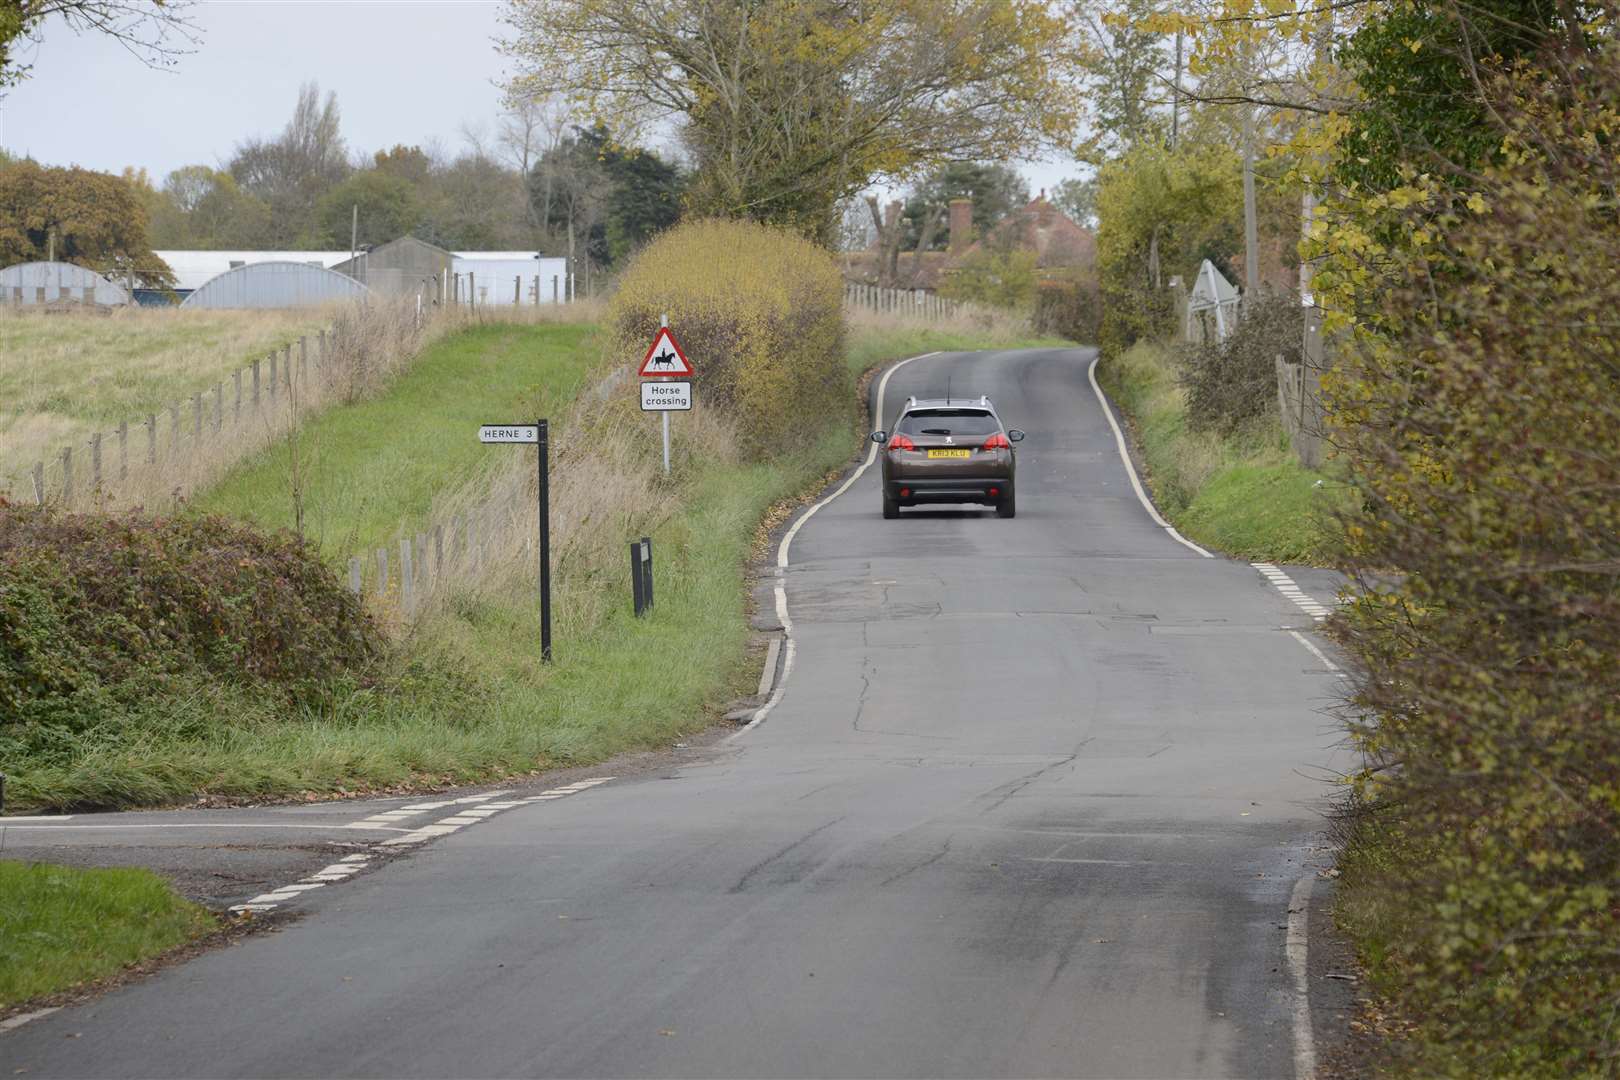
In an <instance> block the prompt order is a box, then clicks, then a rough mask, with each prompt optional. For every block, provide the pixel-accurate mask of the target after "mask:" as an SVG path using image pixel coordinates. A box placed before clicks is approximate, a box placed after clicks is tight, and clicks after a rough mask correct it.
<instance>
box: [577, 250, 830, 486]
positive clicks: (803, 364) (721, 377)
mask: <svg viewBox="0 0 1620 1080" xmlns="http://www.w3.org/2000/svg"><path fill="white" fill-rule="evenodd" d="M843 297H844V290H843V280H842V278H841V277H840V276H839V273H838V265H837V263H836V262H835V261H834V260H833V257H832V256H831V255H829V254H828V253H827V252H826V251H824V250H823V249H821V248H819V247H817V246H816V245H815V244H813V243H811V242H810V241H808V240H805V239H802V238H800V237H798V236H796V235H794V234H792V233H788V232H785V231H783V230H780V229H776V228H772V227H770V226H766V225H757V224H754V223H753V222H748V221H694V222H689V223H687V224H684V225H680V226H677V227H676V228H674V229H671V230H669V231H668V232H666V233H664V234H663V235H662V236H660V237H659V238H658V239H657V240H655V241H654V242H653V243H652V244H651V245H649V246H648V247H647V248H646V249H645V250H643V251H642V253H641V254H640V255H639V256H637V258H636V260H635V261H634V262H633V263H631V264H630V267H629V269H628V270H626V271H625V274H624V277H623V278H622V279H621V281H620V283H619V291H618V293H617V294H616V295H615V296H614V298H613V302H612V305H611V308H610V310H609V321H610V324H611V326H612V330H613V334H614V348H615V352H616V355H619V356H622V357H624V358H625V359H626V360H632V359H633V360H634V361H635V362H636V363H638V364H639V363H640V361H641V357H642V354H643V353H644V352H645V351H646V348H647V345H648V343H649V342H651V341H652V339H653V336H654V335H655V334H656V333H657V332H658V320H659V317H660V316H661V315H666V314H667V315H668V316H669V322H670V327H671V328H672V329H673V330H674V333H675V337H676V339H677V340H678V341H679V342H680V343H681V348H682V350H683V351H684V352H685V353H686V355H687V357H688V358H689V359H690V360H691V362H692V366H693V367H694V368H696V369H697V378H696V380H695V381H696V391H697V395H698V402H699V407H700V408H709V407H716V408H721V409H724V410H727V411H728V412H730V413H732V414H733V416H734V417H735V419H736V421H737V424H738V426H739V430H740V433H741V438H742V440H743V444H744V449H745V450H746V451H748V452H749V453H751V454H755V455H763V454H768V453H769V454H780V453H783V452H790V451H792V450H794V449H797V448H799V447H802V446H804V445H807V444H809V443H810V442H811V441H813V440H814V439H815V438H816V437H817V436H819V435H820V434H821V433H822V432H823V431H824V430H825V429H826V424H827V422H828V420H829V419H831V418H833V417H837V416H842V415H844V414H845V413H846V411H847V410H848V408H849V399H848V395H847V386H846V385H845V384H846V382H847V376H846V374H845V367H844V313H843Z"/></svg>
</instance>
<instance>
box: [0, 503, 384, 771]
mask: <svg viewBox="0 0 1620 1080" xmlns="http://www.w3.org/2000/svg"><path fill="white" fill-rule="evenodd" d="M378 653H379V639H378V637H377V635H376V633H375V632H374V630H373V627H372V624H371V622H370V620H369V619H368V617H367V616H366V614H365V612H364V611H363V609H362V608H361V605H360V602H359V599H358V598H357V597H355V596H353V595H352V594H351V593H349V592H348V591H347V590H346V589H345V588H343V586H342V585H341V584H340V583H339V582H338V580H337V579H336V577H335V576H334V575H333V573H332V572H331V570H330V569H328V568H327V567H326V566H325V565H324V564H322V563H321V562H320V560H319V559H318V558H317V557H316V555H315V553H314V552H313V551H312V550H310V549H309V548H308V547H307V546H306V545H305V544H304V543H303V541H301V540H299V539H298V538H296V537H294V536H292V535H291V534H289V533H280V534H277V535H273V536H272V535H266V534H264V533H262V532H259V531H257V530H255V529H253V528H252V527H250V526H247V525H243V524H239V523H235V522H231V521H228V520H226V519H224V518H218V517H188V516H182V517H145V516H142V515H139V514H126V515H117V516H107V515H99V514H71V513H63V512H59V511H57V510H55V509H53V508H50V507H27V508H25V507H18V506H12V505H9V504H7V503H5V502H4V501H3V500H0V758H5V757H11V756H13V755H19V756H36V755H37V754H39V753H40V752H42V751H46V750H48V748H49V747H51V746H53V745H59V744H63V743H64V742H70V741H71V736H73V735H74V734H76V733H79V732H83V731H86V730H89V729H91V728H94V727H96V726H98V725H102V724H106V723H109V722H114V723H116V722H117V720H118V719H119V718H120V717H121V716H122V715H124V714H126V713H128V712H129V711H130V710H135V709H138V708H139V707H140V706H141V705H142V704H143V703H144V702H145V701H147V700H148V699H150V698H151V697H153V696H155V695H161V694H163V693H165V692H166V691H170V690H173V689H175V688H177V687H183V686H188V685H192V681H193V680H195V679H197V678H204V679H207V680H210V681H214V682H219V683H225V684H230V685H235V686H239V687H245V688H250V689H256V690H261V691H264V692H266V693H270V694H276V695H281V696H283V697H285V698H286V699H288V700H289V702H298V701H308V700H313V699H316V698H318V697H319V696H320V695H321V694H322V693H323V687H324V686H325V685H326V684H328V683H330V682H331V681H332V680H335V679H340V678H347V679H351V680H352V679H353V678H355V677H357V676H358V673H359V672H361V671H362V670H363V669H364V667H365V666H366V664H367V663H368V662H369V661H371V660H372V659H374V658H375V657H376V656H377V655H378Z"/></svg>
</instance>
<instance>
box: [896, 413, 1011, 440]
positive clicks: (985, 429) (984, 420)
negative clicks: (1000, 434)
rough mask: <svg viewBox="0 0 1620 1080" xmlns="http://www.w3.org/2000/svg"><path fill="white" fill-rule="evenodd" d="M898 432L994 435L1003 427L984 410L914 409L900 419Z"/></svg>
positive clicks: (911, 433) (912, 433) (908, 433)
mask: <svg viewBox="0 0 1620 1080" xmlns="http://www.w3.org/2000/svg"><path fill="white" fill-rule="evenodd" d="M896 430H898V431H900V432H902V433H904V434H906V435H992V434H994V433H995V432H997V431H1000V430H1001V425H999V424H997V423H996V418H995V416H994V415H993V414H991V413H988V412H985V411H984V410H983V409H914V410H912V411H911V412H908V413H906V415H904V416H902V417H901V418H900V423H899V425H898V427H897V428H896Z"/></svg>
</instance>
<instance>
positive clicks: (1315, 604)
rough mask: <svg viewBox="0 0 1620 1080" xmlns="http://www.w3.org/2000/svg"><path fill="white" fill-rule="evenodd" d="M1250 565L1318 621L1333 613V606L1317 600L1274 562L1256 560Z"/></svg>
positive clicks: (1295, 604)
mask: <svg viewBox="0 0 1620 1080" xmlns="http://www.w3.org/2000/svg"><path fill="white" fill-rule="evenodd" d="M1249 565H1250V566H1252V567H1254V568H1255V569H1256V570H1258V571H1260V573H1261V574H1263V575H1264V576H1265V578H1266V580H1267V581H1269V582H1271V584H1272V585H1274V586H1276V589H1277V591H1278V592H1280V593H1282V594H1283V595H1284V596H1286V597H1287V598H1288V599H1289V600H1291V601H1293V603H1294V606H1296V607H1298V608H1299V609H1300V610H1301V611H1303V612H1304V613H1305V614H1307V615H1309V616H1310V617H1311V618H1313V619H1315V620H1316V621H1317V622H1321V621H1322V620H1323V619H1325V618H1327V617H1328V616H1329V615H1331V614H1333V610H1332V609H1331V608H1329V607H1328V606H1327V605H1326V604H1324V603H1322V602H1321V601H1320V600H1317V599H1316V598H1315V597H1313V596H1311V595H1309V594H1308V593H1306V592H1305V590H1304V589H1301V588H1300V587H1299V585H1298V583H1297V582H1295V581H1294V579H1293V578H1291V577H1289V576H1288V575H1287V574H1286V573H1284V572H1283V571H1282V570H1280V569H1278V568H1277V567H1276V566H1275V565H1274V564H1272V563H1265V562H1256V563H1250V564H1249Z"/></svg>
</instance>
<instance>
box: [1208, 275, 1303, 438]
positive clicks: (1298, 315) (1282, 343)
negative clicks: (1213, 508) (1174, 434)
mask: <svg viewBox="0 0 1620 1080" xmlns="http://www.w3.org/2000/svg"><path fill="white" fill-rule="evenodd" d="M1304 334H1305V311H1304V309H1303V308H1301V307H1300V304H1299V298H1298V297H1297V296H1294V295H1292V294H1289V293H1262V294H1261V295H1259V296H1257V297H1254V298H1252V299H1248V300H1245V302H1244V304H1243V317H1242V318H1241V319H1240V320H1239V321H1238V324H1237V327H1236V329H1234V330H1233V331H1232V332H1231V333H1230V334H1228V335H1227V337H1226V340H1225V341H1220V342H1217V341H1214V340H1213V339H1211V340H1209V341H1206V342H1204V343H1203V344H1201V345H1193V346H1189V347H1188V348H1187V349H1186V351H1185V354H1184V365H1183V369H1182V376H1181V378H1182V383H1183V385H1185V386H1186V388H1187V422H1188V423H1189V424H1191V425H1192V426H1193V427H1194V428H1196V429H1198V430H1201V431H1217V432H1220V433H1222V434H1227V435H1229V434H1231V433H1233V432H1235V431H1236V430H1237V429H1238V428H1240V427H1243V426H1244V425H1246V424H1249V423H1251V422H1252V421H1254V420H1257V419H1259V418H1260V417H1262V416H1265V415H1266V414H1267V413H1269V412H1273V411H1275V410H1276V408H1277V357H1278V356H1279V355H1280V356H1282V357H1283V359H1285V360H1287V361H1288V362H1289V363H1291V364H1297V363H1299V362H1300V353H1301V350H1302V349H1303V347H1304Z"/></svg>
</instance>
